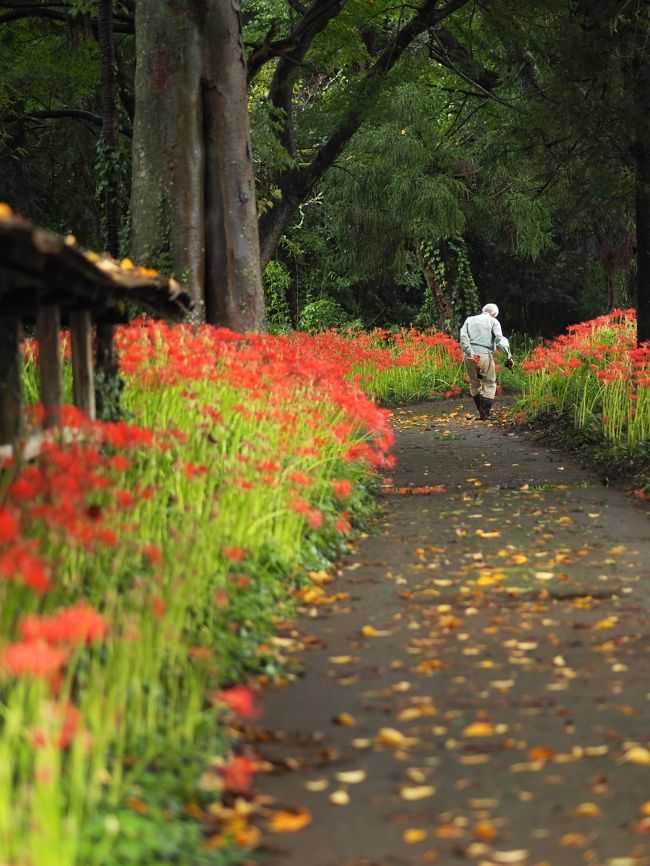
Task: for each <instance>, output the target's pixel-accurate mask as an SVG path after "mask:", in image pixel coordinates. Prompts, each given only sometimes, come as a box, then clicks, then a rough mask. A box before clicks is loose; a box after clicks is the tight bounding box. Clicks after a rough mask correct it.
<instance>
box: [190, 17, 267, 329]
mask: <svg viewBox="0 0 650 866" xmlns="http://www.w3.org/2000/svg"><path fill="white" fill-rule="evenodd" d="M205 30H206V32H207V33H210V34H211V40H210V41H211V44H210V45H209V46H207V50H206V52H205V65H204V76H203V128H204V136H205V138H204V145H205V167H206V171H205V218H206V240H205V263H206V268H205V289H204V297H205V315H206V320H207V321H208V322H210V323H212V324H226V323H227V324H228V326H229V327H231V328H233V329H234V330H236V331H245V330H254V331H259V330H263V329H264V324H265V317H264V292H263V289H262V275H261V272H260V250H259V238H258V229H257V207H256V203H255V179H254V177H253V169H252V165H251V151H250V128H249V120H248V107H247V100H246V92H247V82H246V57H245V55H244V41H243V37H242V32H241V20H240V15H239V2H238V0H230V2H228V3H226V2H223V0H212V2H210V3H208V4H207V11H206V28H205Z"/></svg>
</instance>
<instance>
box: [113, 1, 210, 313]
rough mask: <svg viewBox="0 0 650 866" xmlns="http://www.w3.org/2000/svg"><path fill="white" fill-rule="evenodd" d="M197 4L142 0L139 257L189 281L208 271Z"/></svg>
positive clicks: (195, 285)
mask: <svg viewBox="0 0 650 866" xmlns="http://www.w3.org/2000/svg"><path fill="white" fill-rule="evenodd" d="M195 5H196V4H179V3H177V2H175V0H138V4H137V7H136V75H135V102H136V105H135V116H134V123H133V183H132V191H131V239H130V254H131V257H132V258H133V259H134V260H135V261H137V262H139V263H141V264H148V265H153V266H157V267H159V268H164V269H165V270H169V271H171V272H173V273H174V275H175V276H176V277H177V278H178V279H180V280H182V281H183V282H184V283H186V284H187V286H188V287H189V290H190V292H191V293H192V295H193V299H194V301H195V303H196V304H197V305H198V307H199V313H201V307H202V304H203V286H204V274H205V215H204V184H203V180H204V148H203V120H202V106H201V89H200V82H201V66H202V41H203V35H202V33H201V21H200V20H198V19H197V17H196V15H195V14H194V8H195Z"/></svg>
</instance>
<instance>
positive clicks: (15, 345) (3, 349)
mask: <svg viewBox="0 0 650 866" xmlns="http://www.w3.org/2000/svg"><path fill="white" fill-rule="evenodd" d="M21 370H22V356H21V352H20V319H19V318H18V317H17V316H10V315H3V314H0V444H2V445H7V444H13V443H14V442H15V441H16V439H18V437H19V436H20V435H21V433H22V430H23V389H22V380H21Z"/></svg>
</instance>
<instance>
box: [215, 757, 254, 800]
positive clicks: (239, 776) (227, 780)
mask: <svg viewBox="0 0 650 866" xmlns="http://www.w3.org/2000/svg"><path fill="white" fill-rule="evenodd" d="M254 773H255V760H254V759H253V758H249V757H247V756H245V755H243V756H239V755H238V756H236V757H234V758H231V759H230V761H228V763H227V764H226V765H225V766H223V767H220V768H219V775H220V776H221V778H222V780H223V788H224V791H227V792H228V793H230V794H242V795H244V796H246V795H250V794H252V786H253V775H254Z"/></svg>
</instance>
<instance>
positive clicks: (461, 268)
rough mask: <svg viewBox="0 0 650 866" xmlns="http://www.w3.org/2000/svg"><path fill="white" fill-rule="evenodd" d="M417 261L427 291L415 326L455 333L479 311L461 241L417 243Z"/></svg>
mask: <svg viewBox="0 0 650 866" xmlns="http://www.w3.org/2000/svg"><path fill="white" fill-rule="evenodd" d="M418 257H419V259H420V265H421V267H422V271H423V273H424V278H425V281H426V285H427V291H426V293H425V297H424V301H423V304H422V307H421V308H420V312H419V313H418V316H417V318H416V324H417V325H418V326H420V327H436V328H440V329H441V330H444V331H447V332H448V333H455V332H456V330H457V329H458V327H459V325H460V322H461V321H463V319H465V317H466V316H468V315H471V314H472V313H474V312H476V310H477V309H478V307H479V298H478V288H477V286H476V282H475V281H474V277H473V275H472V268H471V265H470V261H469V257H468V255H467V244H466V243H465V241H464V239H463V238H462V237H449V238H445V239H444V240H442V241H440V242H439V243H437V244H436V243H433V242H431V241H420V243H419V244H418Z"/></svg>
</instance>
